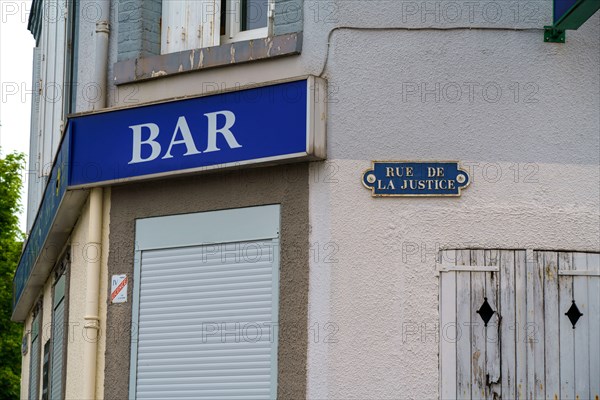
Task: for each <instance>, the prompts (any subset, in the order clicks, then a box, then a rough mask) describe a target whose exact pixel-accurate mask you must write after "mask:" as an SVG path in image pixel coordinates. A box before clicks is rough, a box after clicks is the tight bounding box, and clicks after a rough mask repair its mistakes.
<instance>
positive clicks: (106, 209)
mask: <svg viewBox="0 0 600 400" xmlns="http://www.w3.org/2000/svg"><path fill="white" fill-rule="evenodd" d="M102 206H103V210H102V261H101V264H100V265H101V269H100V290H99V291H98V293H99V296H100V299H99V301H98V315H99V316H100V332H101V335H100V338H99V341H98V359H97V367H96V368H97V369H96V398H97V399H102V398H104V360H105V357H104V353H105V349H106V311H107V310H106V308H107V304H108V297H107V295H106V294H107V293H109V291H110V287H109V286H108V282H109V279H110V278H109V276H108V250H109V243H108V237H109V233H110V188H106V189H104V196H103V202H102Z"/></svg>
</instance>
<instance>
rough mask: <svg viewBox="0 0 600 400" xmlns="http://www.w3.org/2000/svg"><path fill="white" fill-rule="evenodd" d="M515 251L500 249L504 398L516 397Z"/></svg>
mask: <svg viewBox="0 0 600 400" xmlns="http://www.w3.org/2000/svg"><path fill="white" fill-rule="evenodd" d="M515 290H516V282H515V252H514V251H510V250H502V251H500V310H499V313H500V316H501V317H502V318H501V322H500V338H501V340H500V353H501V354H502V361H501V367H502V371H501V374H500V376H501V385H502V390H501V395H502V396H503V397H504V398H509V399H514V398H516V393H517V390H516V381H517V378H516V370H517V365H516V334H517V329H516V328H517V323H516V313H515Z"/></svg>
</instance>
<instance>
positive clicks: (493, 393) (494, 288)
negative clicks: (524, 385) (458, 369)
mask: <svg viewBox="0 0 600 400" xmlns="http://www.w3.org/2000/svg"><path fill="white" fill-rule="evenodd" d="M484 256H485V265H487V266H494V267H496V268H498V266H499V265H500V251H499V250H485V252H484ZM504 273H505V271H501V272H487V273H486V274H485V292H486V295H487V298H488V303H490V306H491V307H492V309H494V310H495V311H496V312H495V313H494V315H493V316H492V319H490V321H489V323H488V326H487V328H485V346H486V349H485V352H486V353H485V365H486V367H485V377H486V381H487V386H488V387H487V392H488V393H487V395H486V398H488V399H492V400H493V399H497V398H500V397H501V396H502V386H501V383H500V377H501V371H500V367H501V360H500V341H501V336H500V317H499V316H500V315H501V314H500V313H501V308H502V304H501V303H502V302H501V297H500V275H501V274H504ZM509 274H510V273H509ZM507 291H509V292H510V293H513V286H510V287H509V288H507Z"/></svg>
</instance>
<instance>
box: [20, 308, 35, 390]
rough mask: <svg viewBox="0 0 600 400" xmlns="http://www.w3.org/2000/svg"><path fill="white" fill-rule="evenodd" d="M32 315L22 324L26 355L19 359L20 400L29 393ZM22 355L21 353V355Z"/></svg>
mask: <svg viewBox="0 0 600 400" xmlns="http://www.w3.org/2000/svg"><path fill="white" fill-rule="evenodd" d="M32 321H33V318H32V315H31V314H29V315H28V316H27V319H26V320H25V322H24V323H23V337H25V335H27V354H26V355H24V356H23V357H22V358H21V393H20V396H21V397H20V398H21V399H26V398H27V395H28V393H29V387H28V382H29V363H30V360H31V322H32ZM21 354H22V353H21Z"/></svg>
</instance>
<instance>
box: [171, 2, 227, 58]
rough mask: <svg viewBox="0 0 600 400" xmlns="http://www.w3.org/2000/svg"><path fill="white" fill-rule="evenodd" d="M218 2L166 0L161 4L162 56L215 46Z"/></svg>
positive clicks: (218, 32) (218, 33) (219, 17)
mask: <svg viewBox="0 0 600 400" xmlns="http://www.w3.org/2000/svg"><path fill="white" fill-rule="evenodd" d="M220 7H221V2H220V1H218V0H169V1H164V2H163V5H162V31H161V53H162V54H167V53H174V52H178V51H184V50H191V49H200V48H204V47H211V46H218V45H219V37H220V29H221V13H220Z"/></svg>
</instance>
